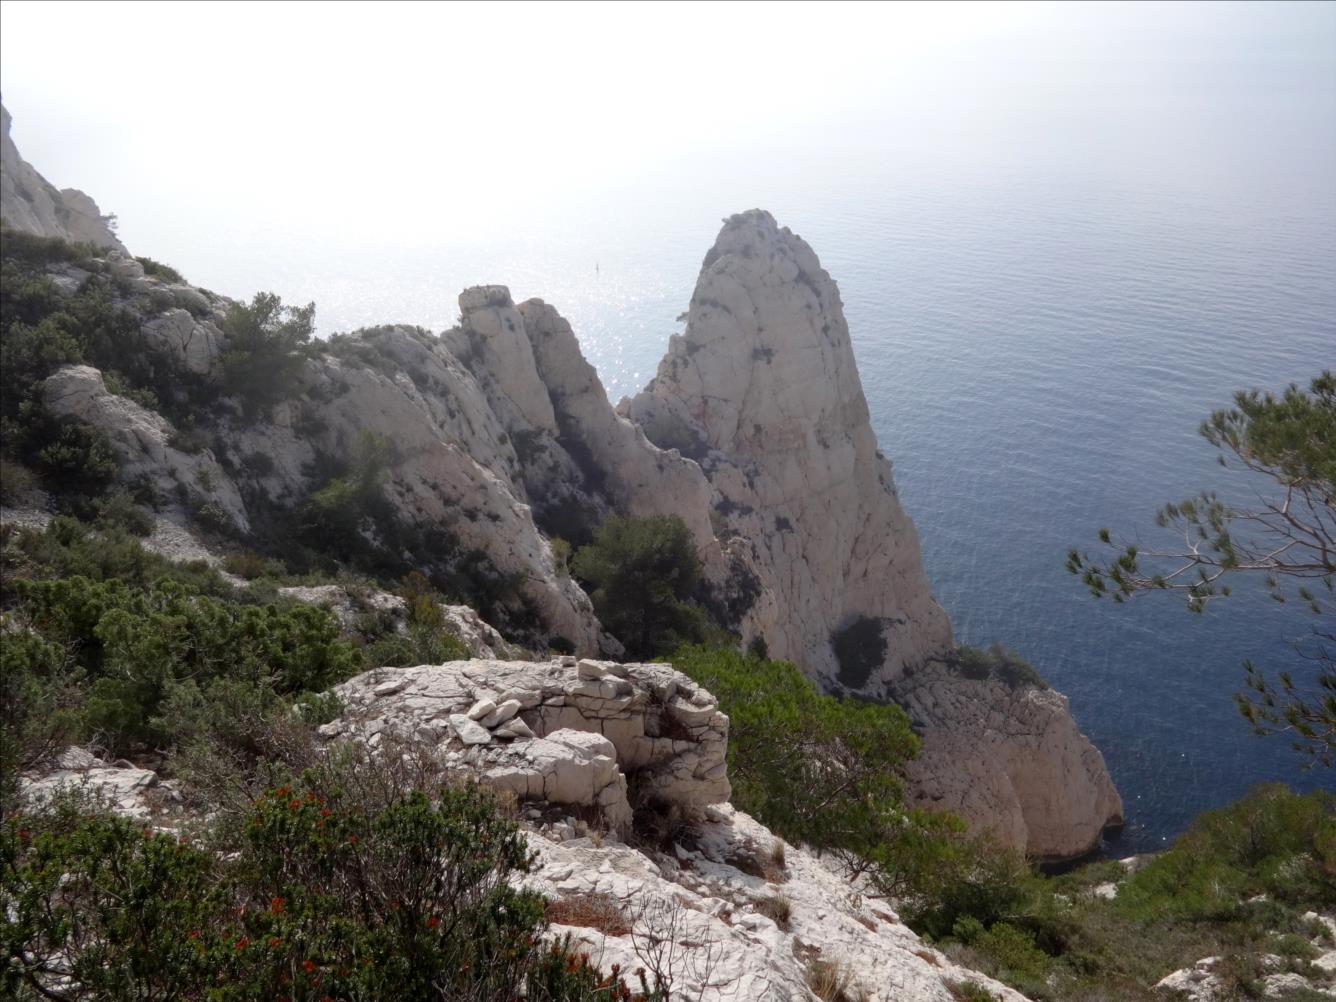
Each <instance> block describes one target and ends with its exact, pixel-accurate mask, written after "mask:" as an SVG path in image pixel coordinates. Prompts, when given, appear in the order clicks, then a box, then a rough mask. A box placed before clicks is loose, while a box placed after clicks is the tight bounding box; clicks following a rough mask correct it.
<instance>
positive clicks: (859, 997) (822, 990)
mask: <svg viewBox="0 0 1336 1002" xmlns="http://www.w3.org/2000/svg"><path fill="white" fill-rule="evenodd" d="M807 987H808V988H810V989H812V993H813V994H814V995H816V997H817V998H819V999H821V1002H863V1000H864V999H866V998H867V990H866V989H865V988H863V986H862V985H860V984H858V983H857V982H856V981H854V977H853V974H852V973H850V971H849V968H848V967H847V966H846V965H844V964H836V963H833V962H831V961H829V960H813V961H812V962H811V963H809V964H808V965H807Z"/></svg>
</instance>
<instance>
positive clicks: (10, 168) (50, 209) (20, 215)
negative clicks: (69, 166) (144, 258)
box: [0, 107, 125, 251]
mask: <svg viewBox="0 0 1336 1002" xmlns="http://www.w3.org/2000/svg"><path fill="white" fill-rule="evenodd" d="M11 124H12V123H11V119H10V115H9V112H8V111H7V110H5V109H4V108H3V107H0V220H3V221H4V223H5V225H7V226H12V227H14V228H15V229H16V230H23V231H24V232H25V233H36V234H38V235H39V236H43V237H60V238H61V239H62V240H70V241H73V242H76V243H89V244H92V245H93V246H95V247H105V248H107V249H114V250H122V251H123V250H125V248H124V246H122V244H121V242H120V241H119V240H117V239H116V235H115V234H114V233H112V232H111V229H110V228H109V227H108V225H107V220H106V217H105V216H103V215H102V213H101V212H100V211H99V210H98V207H97V203H96V202H94V201H93V200H92V199H91V198H89V197H88V196H87V195H85V194H84V193H83V192H82V191H79V190H78V189H77V188H66V189H65V190H64V191H61V190H60V189H58V188H56V186H55V185H53V184H51V183H50V182H49V181H47V180H46V178H44V177H42V175H41V174H39V173H37V171H36V170H35V169H34V168H33V167H32V165H31V164H29V163H28V162H27V161H26V160H24V159H23V158H22V157H21V156H19V151H18V148H17V147H16V146H15V145H14V140H12V139H11V138H10V137H9V127H10V125H11Z"/></svg>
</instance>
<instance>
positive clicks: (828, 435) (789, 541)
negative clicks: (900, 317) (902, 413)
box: [623, 211, 951, 694]
mask: <svg viewBox="0 0 1336 1002" xmlns="http://www.w3.org/2000/svg"><path fill="white" fill-rule="evenodd" d="M623 409H624V410H625V412H626V413H628V414H629V415H630V416H631V417H632V418H633V419H634V420H635V421H636V422H637V423H639V424H640V426H641V427H642V428H643V429H644V430H645V434H646V435H647V436H648V437H649V438H650V440H651V441H654V442H656V443H658V444H659V445H661V446H665V447H666V446H675V447H677V448H679V449H681V450H682V451H683V452H685V453H686V454H688V455H690V456H692V458H694V459H696V460H697V461H698V462H699V464H700V467H701V469H702V470H703V471H704V473H705V476H706V477H707V478H708V480H709V482H710V485H711V487H713V489H714V492H715V498H714V510H715V512H716V513H718V515H721V516H722V517H723V518H724V519H725V521H726V523H727V526H728V531H729V533H730V534H732V535H734V536H735V537H738V538H739V539H741V540H744V541H745V544H744V546H745V549H746V550H747V557H748V560H747V562H748V564H749V566H750V569H751V570H752V572H753V573H754V574H755V576H756V578H757V579H758V581H759V592H760V594H759V596H758V601H756V603H755V604H754V605H753V606H752V608H751V609H749V610H748V611H747V612H746V614H745V615H744V616H743V617H742V621H741V625H742V629H743V632H744V636H745V637H751V636H761V637H764V639H765V641H766V644H767V645H768V648H769V650H770V653H771V654H772V655H774V656H777V657H780V658H785V659H789V660H792V661H795V662H796V663H798V664H799V665H801V666H802V668H803V670H804V671H806V672H807V673H808V674H810V675H813V676H815V677H817V678H819V679H820V680H821V682H822V684H823V685H824V686H825V687H826V688H828V689H847V690H855V691H860V692H866V693H870V694H879V693H880V692H882V691H883V689H884V686H885V684H886V683H887V682H889V681H890V680H892V679H894V678H896V677H897V676H898V675H899V674H900V673H901V672H902V671H903V670H904V668H905V667H906V666H915V665H920V664H923V663H925V662H926V661H928V660H929V659H931V658H933V657H934V656H936V655H939V654H941V653H943V652H945V651H948V650H950V648H951V624H950V622H949V620H948V619H947V616H946V613H945V612H943V611H942V609H941V607H940V606H938V605H937V603H936V602H935V601H934V600H933V598H932V594H931V592H930V590H929V587H928V582H927V579H926V578H925V576H924V574H923V566H922V563H921V561H920V559H919V548H918V537H917V534H916V533H915V531H914V526H913V523H911V522H910V520H909V518H908V517H907V516H906V515H905V513H904V512H903V510H901V508H900V504H899V501H898V500H897V499H896V494H895V488H894V485H893V484H892V482H891V466H890V463H889V462H888V461H887V460H886V459H885V458H884V457H883V456H882V455H881V453H880V452H879V451H878V450H877V443H876V440H875V438H874V436H873V434H872V427H871V425H870V423H869V421H868V410H867V402H866V401H865V400H864V398H863V389H862V385H861V383H860V382H859V378H858V371H857V368H856V367H855V365H854V356H853V349H852V347H851V345H850V341H849V329H848V326H847V324H846V323H845V320H844V312H843V307H842V305H841V303H840V295H839V290H838V289H837V288H836V286H835V283H834V281H832V280H831V278H830V276H829V275H828V274H826V272H825V271H824V270H823V269H822V267H821V264H820V262H819V261H818V260H817V258H816V255H815V254H814V253H813V252H812V249H811V248H810V247H808V246H807V244H806V243H804V242H803V241H802V240H801V239H800V238H799V237H797V236H795V235H794V234H792V233H790V232H789V231H788V230H787V229H781V228H780V227H778V226H777V225H776V223H775V220H774V219H773V217H771V216H770V214H769V213H767V212H760V211H753V212H748V213H744V214H742V215H740V216H734V217H732V218H731V219H729V220H728V221H727V222H726V224H725V226H724V228H723V231H722V232H721V233H720V234H719V238H718V240H717V241H716V242H715V245H714V247H713V248H712V249H711V251H710V252H709V254H707V255H706V258H705V265H704V267H703V268H702V270H701V274H700V278H699V279H698V280H697V283H696V291H695V294H694V295H693V296H692V298H691V307H690V309H689V310H688V313H687V326H686V331H685V333H684V334H682V335H680V336H675V337H673V339H672V340H671V342H670V344H669V348H668V354H667V355H666V356H665V357H664V359H663V361H662V362H660V363H659V370H658V374H657V375H656V376H655V378H654V380H653V381H652V382H651V383H650V384H649V386H648V387H646V389H645V390H644V392H642V393H641V394H639V395H638V396H637V397H635V398H634V399H633V400H630V401H623ZM850 627H854V628H855V629H856V630H857V629H859V628H861V629H862V630H864V631H865V632H866V633H867V638H866V642H865V643H863V644H862V647H863V649H864V651H867V650H875V649H877V648H881V649H882V650H883V653H881V654H880V655H879V656H875V657H873V658H872V659H871V663H868V664H858V663H856V659H850V658H845V659H844V661H843V662H842V661H841V659H840V657H838V656H837V653H836V644H835V638H837V637H838V636H839V635H840V633H841V631H844V630H846V629H848V628H850Z"/></svg>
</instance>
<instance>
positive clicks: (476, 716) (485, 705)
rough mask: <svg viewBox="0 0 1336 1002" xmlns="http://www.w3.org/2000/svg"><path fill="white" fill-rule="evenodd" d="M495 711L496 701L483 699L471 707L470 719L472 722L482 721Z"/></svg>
mask: <svg viewBox="0 0 1336 1002" xmlns="http://www.w3.org/2000/svg"><path fill="white" fill-rule="evenodd" d="M495 709H496V701H495V700H491V699H486V698H483V699H480V700H478V701H477V702H476V703H474V704H473V705H472V706H470V707H469V711H468V718H469V719H470V720H481V719H482V718H483V717H485V716H487V715H488V714H489V713H491V712H492V711H494V710H495Z"/></svg>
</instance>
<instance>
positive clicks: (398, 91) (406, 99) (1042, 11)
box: [0, 0, 1336, 264]
mask: <svg viewBox="0 0 1336 1002" xmlns="http://www.w3.org/2000/svg"><path fill="white" fill-rule="evenodd" d="M0 20H2V24H3V31H0V40H2V41H0V92H2V93H3V97H4V101H5V105H6V107H7V108H8V109H9V110H10V112H11V113H12V114H13V116H14V121H15V126H14V137H15V140H16V142H17V143H18V146H19V149H20V150H21V151H22V153H23V154H24V156H25V157H26V158H27V159H28V160H29V161H30V162H32V163H33V164H34V165H36V166H37V167H38V169H39V170H41V171H42V172H43V173H44V174H45V175H46V176H47V177H48V178H49V179H50V180H52V181H53V182H55V183H56V184H57V185H60V186H74V187H79V188H82V189H84V190H85V191H87V192H89V193H90V194H91V195H93V196H94V197H95V198H96V199H97V200H98V202H99V203H100V205H101V206H102V207H103V209H104V211H114V212H116V213H117V214H118V215H119V217H120V223H121V234H122V236H123V237H124V238H125V240H126V241H127V243H128V244H129V245H130V246H131V247H132V248H134V249H135V250H136V251H137V252H141V253H150V254H153V255H155V256H161V257H164V258H166V259H168V260H173V259H174V258H173V256H174V255H178V256H177V257H176V258H175V259H176V260H180V258H179V254H180V253H181V252H182V251H183V249H185V248H186V246H187V245H186V243H185V241H186V240H187V239H188V240H190V241H194V242H198V241H199V239H200V237H201V236H207V237H208V238H209V239H210V240H216V241H219V242H221V243H223V244H226V245H229V246H230V245H244V244H245V243H247V242H260V243H275V244H287V243H291V244H293V245H294V246H297V245H300V243H301V242H307V243H324V244H326V245H335V244H348V245H353V244H363V245H365V244H373V245H383V246H389V245H392V244H395V243H402V242H406V241H407V242H412V241H424V240H426V241H436V242H439V241H441V240H453V239H458V240H461V241H467V240H470V239H474V238H476V237H478V236H479V235H480V234H482V233H484V232H495V231H497V230H498V229H501V230H504V229H505V228H506V227H510V226H533V225H536V223H535V221H536V220H537V219H539V218H540V217H542V216H543V215H544V213H549V212H550V211H553V210H554V209H555V208H560V207H563V206H565V207H569V206H571V205H582V204H587V203H592V202H595V201H597V200H599V199H603V200H605V201H606V202H608V204H620V203H618V202H617V199H618V198H619V197H622V196H626V197H627V202H626V204H628V205H633V204H636V200H639V201H640V202H641V203H643V202H644V201H646V200H649V201H653V198H654V191H655V185H656V184H658V183H659V182H660V181H668V180H673V179H677V180H679V181H680V179H681V178H683V177H692V178H699V180H700V183H701V184H708V183H709V178H710V175H711V171H712V170H713V169H714V165H715V164H723V163H728V164H729V165H730V170H733V169H736V168H737V166H738V165H739V164H742V165H744V166H745V165H746V164H748V163H754V164H755V169H756V170H758V171H764V170H777V169H781V168H782V167H783V166H784V165H785V164H803V163H808V162H811V163H819V162H821V159H822V158H823V157H825V158H827V159H830V158H837V157H840V156H844V155H846V154H847V155H854V151H858V150H862V149H869V148H878V149H889V150H893V151H895V154H896V155H897V156H903V157H906V158H915V157H919V158H925V159H927V160H929V161H935V160H936V161H945V160H949V159H951V158H958V159H959V158H966V159H974V160H978V161H981V162H987V161H988V160H989V159H990V158H997V159H999V160H1004V159H1006V158H1009V157H1010V158H1013V159H1014V158H1015V157H1017V156H1020V157H1027V156H1028V157H1036V158H1038V157H1044V158H1049V159H1057V160H1060V159H1061V157H1063V156H1071V155H1080V156H1107V157H1108V158H1109V159H1110V160H1111V161H1116V162H1121V161H1122V160H1126V161H1127V163H1128V164H1129V165H1131V166H1133V167H1134V166H1136V165H1137V164H1138V163H1140V164H1141V166H1146V165H1147V164H1150V165H1151V166H1152V167H1153V168H1154V169H1164V170H1169V169H1177V170H1185V171H1198V170H1206V169H1209V166H1210V162H1211V158H1212V155H1213V154H1212V150H1213V146H1212V142H1213V138H1212V137H1213V136H1214V135H1216V134H1220V135H1223V134H1226V133H1233V132H1236V131H1237V130H1239V129H1253V130H1256V132H1257V135H1256V142H1255V144H1253V145H1254V146H1255V147H1256V149H1257V151H1258V152H1257V155H1258V156H1266V155H1267V153H1266V151H1267V150H1268V148H1271V147H1273V146H1274V145H1275V144H1273V143H1272V142H1271V141H1270V138H1269V137H1270V133H1271V132H1272V131H1275V130H1280V131H1286V132H1287V133H1288V134H1289V136H1288V139H1287V142H1286V144H1285V148H1286V149H1287V150H1291V149H1293V148H1294V146H1293V142H1292V140H1293V138H1294V136H1296V135H1297V136H1299V137H1300V142H1301V144H1302V143H1308V144H1309V145H1310V146H1311V149H1312V159H1313V160H1314V161H1315V162H1316V163H1318V164H1319V166H1321V167H1323V169H1326V168H1329V167H1330V166H1331V164H1332V161H1333V153H1332V148H1333V145H1336V140H1334V139H1333V130H1332V129H1331V128H1330V127H1329V126H1328V127H1323V126H1322V125H1321V123H1323V122H1324V121H1325V122H1328V123H1329V122H1331V121H1336V5H1332V4H1302V5H1284V4H1261V5H1244V4H1231V5H1211V4H1189V5H1165V6H1161V5H1135V6H1128V5H1094V4H1071V5H1047V4H1013V3H991V2H990V3H982V4H960V5H947V4H930V5H886V6H879V5H873V4H867V3H857V4H849V5H844V4H837V3H821V4H796V3H795V4H783V3H750V4H742V5H736V6H731V5H726V4H720V3H708V4H685V3H673V4H650V3H636V4H629V3H628V4H625V5H615V4H611V3H598V4H572V5H567V4H556V3H540V4H501V3H491V4H484V5H476V6H475V5H463V4H460V5H454V4H451V5H439V4H418V3H413V4H393V3H385V2H381V3H375V4H358V3H298V4H290V5H289V4H282V3H262V4H247V3H236V2H229V3H222V4H211V3H182V4H169V3H148V4H122V3H108V2H98V3H93V4H75V3H55V2H47V0H43V2H39V3H28V2H4V3H3V4H2V5H0ZM1233 139H1237V136H1234V137H1233ZM1148 158H1149V159H1148ZM1156 158H1158V160H1157V159H1156ZM1300 159H1303V158H1300ZM795 169H796V168H795ZM628 193H629V194H628ZM631 195H634V198H631V197H630V196H631ZM740 207H741V206H740ZM186 263H187V264H188V263H189V262H186Z"/></svg>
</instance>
